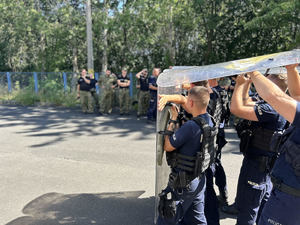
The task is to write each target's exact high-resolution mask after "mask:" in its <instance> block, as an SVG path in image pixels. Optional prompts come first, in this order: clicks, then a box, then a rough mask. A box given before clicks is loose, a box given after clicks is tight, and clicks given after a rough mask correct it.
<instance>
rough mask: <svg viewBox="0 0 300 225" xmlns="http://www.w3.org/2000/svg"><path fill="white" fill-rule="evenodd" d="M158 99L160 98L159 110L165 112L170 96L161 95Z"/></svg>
mask: <svg viewBox="0 0 300 225" xmlns="http://www.w3.org/2000/svg"><path fill="white" fill-rule="evenodd" d="M158 97H159V101H158V106H157V109H158V110H159V111H163V109H164V108H165V106H166V104H167V103H168V96H167V95H159V96H158Z"/></svg>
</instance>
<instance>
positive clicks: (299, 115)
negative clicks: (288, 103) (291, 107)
mask: <svg viewBox="0 0 300 225" xmlns="http://www.w3.org/2000/svg"><path fill="white" fill-rule="evenodd" d="M293 125H294V126H295V127H300V102H297V108H296V115H295V118H294V121H293Z"/></svg>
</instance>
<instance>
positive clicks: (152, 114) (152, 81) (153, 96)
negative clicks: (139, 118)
mask: <svg viewBox="0 0 300 225" xmlns="http://www.w3.org/2000/svg"><path fill="white" fill-rule="evenodd" d="M159 74H160V69H159V68H154V69H153V71H152V75H151V76H150V77H149V90H150V103H149V109H148V113H147V119H148V122H154V121H156V109H157V84H156V81H157V78H158V76H159Z"/></svg>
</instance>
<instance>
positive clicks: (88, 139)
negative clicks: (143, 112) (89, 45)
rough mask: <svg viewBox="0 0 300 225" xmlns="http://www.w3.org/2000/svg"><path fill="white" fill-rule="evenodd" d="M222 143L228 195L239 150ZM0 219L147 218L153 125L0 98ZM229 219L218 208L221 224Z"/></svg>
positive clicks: (137, 222) (82, 223)
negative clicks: (22, 104)
mask: <svg viewBox="0 0 300 225" xmlns="http://www.w3.org/2000/svg"><path fill="white" fill-rule="evenodd" d="M226 132H227V133H226V136H227V140H228V141H229V143H228V144H227V145H226V146H225V147H224V149H223V156H222V157H223V166H224V168H225V170H226V173H227V182H228V187H229V200H230V202H233V200H234V197H235V192H236V184H237V178H238V173H239V169H240V165H241V160H242V156H241V155H240V154H239V152H238V140H237V138H236V135H235V132H234V130H233V129H226ZM0 141H1V145H0V146H1V147H0V178H1V186H0V190H1V191H0V199H1V201H0V224H8V225H58V224H66V225H93V224H96V225H97V224H101V225H102V224H103V225H152V224H153V220H154V192H155V186H154V182H155V125H154V124H147V123H146V121H145V120H144V119H142V120H140V121H137V120H136V118H135V116H133V115H131V116H126V117H125V116H124V117H120V116H118V115H117V114H113V115H110V116H101V117H95V115H86V114H82V113H81V112H80V110H79V109H61V108H60V109H56V108H35V107H19V106H3V105H1V106H0ZM234 224H235V220H234V218H232V217H231V216H229V215H225V214H221V225H234Z"/></svg>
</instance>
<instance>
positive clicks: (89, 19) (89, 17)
mask: <svg viewBox="0 0 300 225" xmlns="http://www.w3.org/2000/svg"><path fill="white" fill-rule="evenodd" d="M86 36H87V55H88V70H92V71H94V56H93V33H92V9H91V0H87V1H86Z"/></svg>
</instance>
